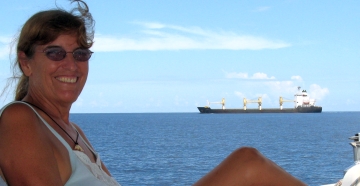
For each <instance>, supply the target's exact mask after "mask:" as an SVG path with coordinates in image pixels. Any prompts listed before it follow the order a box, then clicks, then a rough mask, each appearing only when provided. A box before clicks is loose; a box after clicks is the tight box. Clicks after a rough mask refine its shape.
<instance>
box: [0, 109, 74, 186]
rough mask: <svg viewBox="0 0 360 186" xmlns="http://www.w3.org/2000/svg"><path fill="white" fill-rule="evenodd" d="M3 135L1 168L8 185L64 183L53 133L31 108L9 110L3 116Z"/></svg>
mask: <svg viewBox="0 0 360 186" xmlns="http://www.w3.org/2000/svg"><path fill="white" fill-rule="evenodd" d="M0 136H1V140H0V167H1V169H2V172H3V175H4V177H5V179H6V181H7V183H8V185H15V186H16V185H21V186H23V185H38V186H41V185H46V186H48V185H54V186H56V185H63V184H64V183H63V181H62V179H61V176H60V172H59V168H58V163H57V159H56V157H55V154H56V153H55V152H54V147H53V144H52V142H51V140H50V137H49V131H48V129H47V128H46V126H45V125H44V124H43V123H42V122H41V121H40V119H39V118H38V117H37V116H36V114H35V113H34V111H33V110H31V108H29V107H28V106H26V105H23V104H14V105H10V106H9V107H7V108H6V109H5V110H4V112H3V114H2V116H1V117H0ZM70 170H71V169H70Z"/></svg>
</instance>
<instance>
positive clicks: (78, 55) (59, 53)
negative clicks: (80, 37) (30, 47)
mask: <svg viewBox="0 0 360 186" xmlns="http://www.w3.org/2000/svg"><path fill="white" fill-rule="evenodd" d="M42 52H43V53H45V55H46V57H47V58H49V59H50V60H53V61H61V60H63V59H64V58H65V57H66V54H67V53H72V55H73V58H74V59H75V60H76V61H88V60H89V59H90V57H91V54H92V53H94V52H92V51H90V50H89V49H85V48H77V49H75V50H74V51H72V52H66V51H65V49H63V48H61V47H58V46H52V47H48V48H45V49H44V50H43V51H42Z"/></svg>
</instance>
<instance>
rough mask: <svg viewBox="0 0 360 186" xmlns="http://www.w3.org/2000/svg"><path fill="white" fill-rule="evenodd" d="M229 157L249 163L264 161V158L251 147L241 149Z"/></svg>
mask: <svg viewBox="0 0 360 186" xmlns="http://www.w3.org/2000/svg"><path fill="white" fill-rule="evenodd" d="M230 156H233V157H235V158H236V159H239V160H245V161H250V162H256V161H264V160H265V157H264V156H263V155H262V154H261V153H260V152H259V151H258V150H257V149H256V148H253V147H241V148H238V149H236V150H235V151H234V152H232V153H231V155H230Z"/></svg>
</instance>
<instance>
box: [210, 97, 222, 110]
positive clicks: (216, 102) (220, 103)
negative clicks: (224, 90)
mask: <svg viewBox="0 0 360 186" xmlns="http://www.w3.org/2000/svg"><path fill="white" fill-rule="evenodd" d="M207 102H208V105H209V107H210V104H221V108H222V109H223V110H225V98H222V100H221V102H209V101H207Z"/></svg>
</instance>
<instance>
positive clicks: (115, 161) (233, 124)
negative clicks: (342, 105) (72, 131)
mask: <svg viewBox="0 0 360 186" xmlns="http://www.w3.org/2000/svg"><path fill="white" fill-rule="evenodd" d="M70 117H71V121H73V122H74V123H76V124H78V125H79V126H80V127H81V128H82V129H83V131H84V132H85V134H86V135H87V137H88V138H89V140H90V142H91V143H92V145H93V146H94V148H95V149H96V151H98V152H99V153H100V155H101V158H102V160H103V162H104V163H105V165H106V166H107V167H108V169H109V170H110V172H111V173H112V175H113V177H114V178H115V179H116V180H117V181H118V182H119V183H120V184H121V185H123V186H139V185H154V186H162V185H164V186H168V185H169V186H170V185H175V186H176V185H179V186H180V185H181V186H183V185H192V184H193V183H194V182H196V181H197V180H198V179H200V178H201V177H202V176H203V175H205V174H206V173H207V172H209V171H210V170H211V169H213V168H214V167H215V166H216V165H218V164H219V163H220V162H221V161H222V160H223V159H224V158H226V157H227V156H228V155H229V154H230V153H231V152H232V151H234V150H235V149H237V148H239V147H242V146H251V147H255V148H257V149H258V150H259V151H260V152H261V153H262V154H264V155H265V156H266V157H268V158H269V159H271V160H272V161H274V162H275V163H277V164H278V165H279V166H281V167H282V168H284V169H285V170H286V171H287V172H289V173H290V174H292V175H294V176H295V177H297V178H299V179H300V180H302V181H304V182H305V183H306V184H308V185H321V184H330V183H335V182H337V181H338V180H339V179H341V178H342V177H343V174H344V169H346V168H348V167H349V166H350V165H352V164H353V163H354V157H353V149H352V147H351V146H350V145H349V142H351V140H349V137H351V136H353V135H354V134H356V133H359V132H360V112H323V113H320V114H315V113H291V114H290V113H288V114H279V113H277V114H199V113H111V114H71V116H70Z"/></svg>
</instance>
